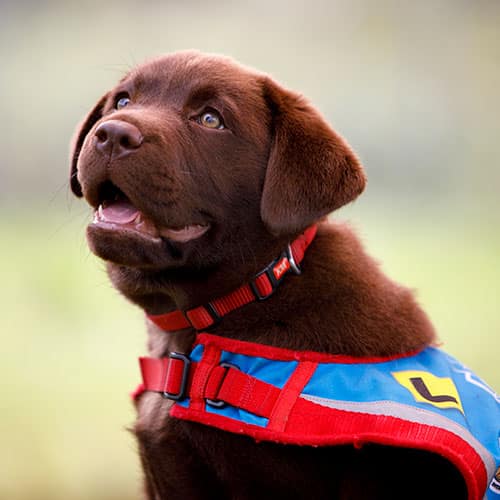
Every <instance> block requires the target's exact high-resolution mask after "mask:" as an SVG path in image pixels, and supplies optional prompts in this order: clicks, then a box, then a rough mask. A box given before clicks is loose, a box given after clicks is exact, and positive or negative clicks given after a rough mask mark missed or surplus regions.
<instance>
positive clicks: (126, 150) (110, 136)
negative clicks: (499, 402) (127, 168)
mask: <svg viewBox="0 0 500 500" xmlns="http://www.w3.org/2000/svg"><path fill="white" fill-rule="evenodd" d="M95 137H96V141H95V147H96V149H97V150H98V151H100V152H101V153H102V154H104V155H108V156H109V157H110V159H111V160H115V159H117V158H121V157H122V156H125V155H127V154H130V153H132V152H134V151H135V150H137V149H138V148H139V147H140V146H141V144H142V141H143V139H144V138H143V136H142V134H141V132H140V130H139V129H138V128H137V127H136V126H135V125H132V124H131V123H128V122H124V121H121V120H108V121H105V122H103V123H101V124H100V125H99V126H98V127H97V128H96V131H95Z"/></svg>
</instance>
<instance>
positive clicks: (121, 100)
mask: <svg viewBox="0 0 500 500" xmlns="http://www.w3.org/2000/svg"><path fill="white" fill-rule="evenodd" d="M129 103H130V98H129V97H128V96H126V95H122V96H118V97H117V99H116V102H115V109H122V108H124V107H125V106H127V105H128V104H129Z"/></svg>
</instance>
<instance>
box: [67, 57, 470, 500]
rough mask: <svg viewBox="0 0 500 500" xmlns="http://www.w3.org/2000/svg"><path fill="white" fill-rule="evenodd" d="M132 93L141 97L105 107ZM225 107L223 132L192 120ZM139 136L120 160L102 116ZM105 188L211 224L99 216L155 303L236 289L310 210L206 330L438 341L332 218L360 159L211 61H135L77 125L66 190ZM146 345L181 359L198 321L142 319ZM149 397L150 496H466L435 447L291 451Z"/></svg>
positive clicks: (268, 339) (297, 101)
mask: <svg viewBox="0 0 500 500" xmlns="http://www.w3.org/2000/svg"><path fill="white" fill-rule="evenodd" d="M123 92H127V93H128V95H129V96H130V98H131V103H130V104H129V105H128V106H127V107H125V108H123V109H121V110H116V109H114V108H113V102H114V101H115V100H116V96H117V95H118V96H119V95H121V94H122V93H123ZM207 106H210V107H212V108H215V109H217V110H219V111H220V112H221V114H222V116H223V118H224V121H225V123H226V126H227V128H226V129H224V130H207V129H205V128H203V127H202V126H201V125H199V124H198V123H197V122H196V120H195V119H194V117H196V116H198V115H199V113H201V112H202V110H203V109H205V108H206V107H207ZM110 119H113V120H121V121H124V122H127V123H129V124H132V125H134V126H135V127H137V129H139V130H140V132H141V134H142V135H143V137H144V141H143V144H142V145H141V146H140V147H139V148H137V149H136V150H135V151H134V152H133V153H131V154H128V155H126V156H124V157H123V158H117V159H114V160H110V158H109V157H106V155H103V154H102V153H100V152H99V151H98V150H97V149H96V147H95V142H96V139H95V129H96V128H97V127H98V126H99V125H100V124H101V123H103V122H106V121H107V120H110ZM110 183H112V184H113V185H114V186H117V187H119V188H120V190H121V191H122V192H123V193H125V194H126V195H127V197H128V198H129V199H130V200H131V201H132V202H133V204H134V205H135V206H136V207H137V208H139V209H140V210H141V212H143V213H145V214H147V215H148V217H149V218H150V219H151V220H152V221H154V223H155V224H156V225H157V226H158V227H183V226H184V225H186V224H192V223H199V224H201V223H206V222H209V223H210V224H211V229H210V231H209V232H208V233H206V234H205V235H203V236H202V237H201V238H199V239H198V240H194V241H190V242H188V243H185V244H179V243H174V242H171V241H167V240H163V241H162V242H161V243H157V242H151V241H147V240H146V239H144V238H142V237H141V236H140V235H137V234H134V233H131V232H127V231H125V232H124V231H110V230H106V229H102V228H99V227H95V225H92V224H91V225H89V228H88V241H89V244H90V247H91V249H92V250H93V251H94V253H96V254H97V255H98V256H100V257H101V258H103V259H105V260H106V261H107V266H108V272H109V275H110V278H111V280H112V282H113V283H114V285H115V286H116V287H117V288H118V290H120V291H121V292H122V293H123V294H124V295H125V296H126V297H127V298H128V299H129V300H131V301H132V302H134V303H136V304H138V305H139V306H140V307H141V308H143V309H144V310H145V311H146V312H148V313H153V314H159V313H165V312H168V311H171V310H173V309H177V308H179V309H187V308H190V307H194V306H197V305H200V304H203V303H206V302H208V301H209V300H211V299H214V298H216V297H219V296H221V295H223V294H225V293H228V292H230V291H232V290H233V289H234V288H236V287H238V286H240V285H241V284H243V283H245V282H247V281H248V280H249V279H250V278H251V277H252V276H253V275H254V274H255V273H256V272H258V271H259V270H261V269H262V268H263V267H265V265H266V264H267V263H268V262H270V261H271V260H272V259H274V258H275V257H276V256H277V255H279V253H280V252H281V250H282V249H283V248H284V247H285V245H286V244H287V242H288V241H290V240H291V239H293V238H294V237H295V236H297V235H298V234H299V233H300V232H301V231H302V230H303V229H304V228H305V227H307V226H308V225H310V224H311V223H312V222H314V221H318V220H321V222H320V225H319V232H318V236H317V238H316V239H315V241H314V242H313V244H312V245H311V247H310V249H309V250H308V252H307V254H306V257H305V259H304V262H303V264H302V268H303V274H302V275H301V276H289V277H288V278H287V279H286V280H285V282H284V283H283V284H282V286H281V287H280V289H279V290H278V292H277V293H276V294H275V295H274V296H273V297H272V298H270V299H269V300H267V301H265V302H262V303H260V302H259V303H252V304H249V305H247V306H245V307H243V308H240V309H238V310H236V311H234V312H232V313H231V314H229V315H228V316H226V317H225V318H224V319H223V321H222V322H221V323H220V324H219V325H218V326H217V327H216V328H215V329H214V330H213V332H212V333H215V334H217V335H222V336H226V337H230V338H235V339H242V340H249V341H253V342H260V343H262V344H268V345H274V346H280V347H287V348H290V349H307V350H314V351H320V352H327V353H341V354H349V355H355V356H363V355H390V354H395V353H402V352H406V351H409V350H413V349H417V348H421V347H423V346H425V345H428V344H431V343H433V342H434V341H435V336H434V331H433V328H432V325H431V324H430V322H429V320H428V319H427V317H426V315H425V314H424V313H423V312H422V310H421V309H420V307H419V306H418V305H417V303H416V302H415V300H414V298H413V296H412V294H411V292H410V291H409V290H407V289H406V288H404V287H402V286H400V285H398V284H396V283H394V282H392V281H391V280H389V279H388V278H387V277H386V276H384V274H383V273H382V272H381V271H380V269H379V268H378V266H377V264H376V263H375V262H374V261H373V260H372V259H371V258H370V257H369V256H368V255H367V254H366V253H365V251H364V250H363V248H362V245H361V244H360V242H359V241H358V239H357V238H356V236H355V235H354V234H353V232H352V231H351V230H350V229H349V228H348V227H347V226H345V225H342V224H338V223H329V222H327V221H326V220H324V219H322V218H324V216H325V215H327V214H328V213H330V212H331V211H333V210H335V209H336V208H338V207H340V206H342V205H344V204H346V203H348V202H350V201H352V200H353V199H354V198H356V197H357V196H358V195H359V194H360V193H361V192H362V190H363V188H364V185H365V177H364V173H363V170H362V167H361V165H360V163H359V161H358V159H357V158H356V156H355V155H354V153H353V152H352V150H351V148H350V147H349V146H348V145H347V143H346V142H345V141H344V140H343V139H342V138H340V137H339V136H338V135H337V134H336V133H335V132H334V131H333V130H332V129H331V128H330V126H329V125H328V124H327V123H326V122H325V120H324V119H323V118H322V117H321V116H320V114H319V113H318V112H317V111H316V110H315V109H314V108H313V107H312V106H311V105H310V104H309V103H308V102H307V101H306V100H305V99H304V98H303V97H302V96H300V95H298V94H296V93H294V92H291V91H289V90H286V89H284V88H283V87H281V86H280V85H279V84H277V83H276V82H274V81H273V80H272V79H271V78H269V77H268V76H266V75H264V74H261V73H258V72H256V71H254V70H251V69H248V68H244V67H242V66H239V65H237V64H236V63H234V62H233V61H231V60H229V59H227V58H222V57H218V56H207V55H202V54H199V53H196V52H184V53H178V54H174V55H169V56H165V57H162V58H159V59H155V60H153V61H151V62H148V63H146V64H144V65H142V66H139V67H138V68H136V69H134V70H133V71H131V72H130V73H129V74H128V75H127V76H125V78H123V80H122V81H121V82H120V84H119V85H118V86H117V88H115V89H114V90H112V91H111V92H109V93H108V94H106V95H105V96H104V97H103V98H102V99H101V100H100V101H99V103H98V104H97V105H96V107H95V108H94V109H93V110H92V111H91V112H90V114H89V115H88V117H87V118H86V119H85V120H84V122H83V124H82V125H81V127H80V128H79V130H78V132H77V135H76V137H75V140H74V145H73V153H72V173H71V187H72V189H73V192H74V193H75V194H76V195H78V196H82V195H83V196H84V197H85V198H86V200H87V201H88V203H89V204H90V205H91V206H93V207H94V208H97V207H98V205H99V203H100V202H101V201H102V197H103V192H105V191H106V189H108V188H109V185H110ZM148 330H149V344H148V346H149V351H150V355H152V356H158V357H160V356H165V355H166V354H167V353H168V352H169V351H170V350H178V351H179V350H180V351H184V352H189V350H190V346H191V344H192V342H193V340H194V337H195V334H194V333H193V332H192V331H190V330H185V331H181V332H175V333H172V334H166V333H165V332H162V331H160V330H158V329H157V327H155V326H154V325H153V324H149V325H148ZM170 406H171V403H170V402H169V401H167V400H164V399H163V398H162V397H161V395H159V394H156V393H145V394H144V395H142V396H141V398H140V400H139V402H138V419H137V422H136V425H135V432H136V435H137V438H138V441H139V447H140V453H141V460H142V465H143V469H144V474H145V491H146V496H147V497H148V498H151V499H152V498H156V499H157V498H162V499H163V498H169V499H170V498H172V499H177V498H179V499H198V498H231V499H246V498H248V499H250V498H285V497H286V498H329V499H332V498H338V499H384V500H387V499H393V498H394V499H401V498H422V497H423V496H424V495H425V497H427V498H454V499H460V498H466V497H465V494H464V492H463V491H464V486H463V481H462V479H461V477H460V476H459V474H458V472H457V471H456V470H455V468H454V467H453V466H452V465H451V464H450V463H448V462H447V461H446V460H444V459H443V458H441V457H439V456H436V455H432V454H430V453H425V452H422V451H416V450H405V449H394V448H390V447H383V446H376V445H365V446H363V447H362V448H361V449H355V448H353V447H350V446H342V447H325V448H312V447H298V446H283V445H277V444H272V443H255V442H254V441H253V440H252V439H250V438H247V437H242V436H237V435H233V434H230V433H226V432H222V431H219V430H216V429H213V428H208V427H205V426H202V425H199V424H194V423H190V422H185V421H179V420H174V419H171V418H169V416H168V410H169V408H170Z"/></svg>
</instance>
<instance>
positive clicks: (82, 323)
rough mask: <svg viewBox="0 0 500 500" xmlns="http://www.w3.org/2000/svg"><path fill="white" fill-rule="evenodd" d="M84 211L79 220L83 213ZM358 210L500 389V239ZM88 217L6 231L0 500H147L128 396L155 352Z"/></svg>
mask: <svg viewBox="0 0 500 500" xmlns="http://www.w3.org/2000/svg"><path fill="white" fill-rule="evenodd" d="M78 212H80V213H78ZM4 215H5V214H4ZM407 216H408V214H406V215H405V214H404V213H403V214H402V213H399V214H394V213H392V214H390V213H388V212H387V211H386V210H385V209H384V208H381V209H380V211H377V210H372V209H370V210H369V211H368V210H367V209H366V208H365V207H363V205H362V204H361V205H360V206H354V207H352V208H350V209H348V210H345V211H344V212H342V213H341V214H340V215H339V216H338V217H339V218H342V219H348V220H349V221H351V223H352V224H353V225H354V226H355V227H356V228H357V230H358V233H359V234H360V236H361V237H362V239H363V240H364V242H365V245H366V246H367V248H369V251H370V253H371V254H372V255H374V256H375V257H376V258H377V259H379V260H380V261H382V262H383V268H384V269H385V271H386V272H387V273H388V274H389V275H390V276H392V277H393V278H395V279H397V280H399V281H401V282H403V283H405V284H407V285H409V286H411V287H413V288H415V289H416V290H417V293H418V297H419V300H420V302H421V304H422V305H423V306H424V308H425V309H426V310H427V312H428V313H429V315H430V316H431V318H432V320H433V321H434V323H435V325H436V327H437V329H438V331H439V334H440V337H441V340H442V341H443V342H444V345H445V347H446V348H447V350H448V351H449V352H451V353H453V354H454V355H456V356H458V357H459V358H460V359H461V360H462V361H463V362H464V363H465V364H467V365H468V366H469V367H471V368H473V369H474V370H475V371H476V372H477V373H478V374H480V375H481V376H483V377H484V378H485V379H487V380H488V382H489V383H490V385H492V386H493V387H494V388H495V389H496V390H498V389H499V388H500V373H499V370H498V332H499V331H500V314H499V311H498V300H497V297H498V291H499V285H498V283H500V270H499V266H498V256H499V255H500V236H499V234H498V231H497V226H496V225H495V226H491V227H490V226H488V225H486V226H485V225H484V224H478V223H477V220H478V219H477V218H476V217H472V216H471V217H470V218H469V219H464V218H461V219H460V220H453V219H450V217H449V216H448V218H447V219H446V220H440V217H441V214H440V213H439V211H438V212H437V213H434V214H428V215H427V216H426V215H424V214H415V213H414V214H413V215H412V216H411V218H408V217H407ZM88 218H89V214H88V213H87V211H86V209H83V210H82V207H81V205H79V204H75V206H73V209H72V210H71V211H69V210H66V209H61V211H56V210H55V209H54V208H53V207H52V208H50V209H43V210H38V211H36V212H35V211H33V212H29V213H20V212H16V213H12V214H10V216H9V217H3V218H2V219H1V220H0V232H1V234H2V252H3V255H2V259H0V276H1V277H2V287H1V288H0V303H1V304H2V310H3V312H2V317H1V325H2V328H1V330H2V337H3V340H2V342H3V349H2V352H1V355H0V380H2V387H3V389H2V419H1V420H0V436H1V443H2V450H3V453H2V454H1V458H0V470H1V471H2V473H1V474H0V498H2V499H3V498H5V499H10V498H13V499H24V498H26V499H28V498H32V499H45V498H46V499H67V498H73V499H89V498H96V499H115V498H116V499H127V498H137V497H138V494H139V489H140V473H139V466H138V460H137V456H136V446H135V442H134V439H133V436H132V435H131V434H130V433H129V432H128V431H127V430H126V427H127V426H130V425H131V423H132V422H133V419H134V411H133V408H132V405H131V402H130V400H129V396H128V393H129V391H130V390H131V389H133V388H134V387H135V384H136V383H137V382H138V381H139V371H138V367H137V362H136V358H137V356H139V355H141V354H143V353H144V352H145V349H144V344H145V330H144V328H143V318H142V314H141V312H140V311H139V310H138V309H137V308H135V307H133V306H132V305H129V304H127V303H126V301H125V300H124V299H123V298H121V297H120V296H119V295H118V294H117V292H116V291H114V290H113V289H112V288H111V285H110V284H109V283H108V280H107V277H106V275H105V273H104V270H103V265H102V264H101V263H100V262H99V261H98V260H97V259H96V258H95V257H94V256H93V255H92V254H90V253H89V251H88V249H87V247H86V244H85V240H84V228H85V225H86V221H87V219H88Z"/></svg>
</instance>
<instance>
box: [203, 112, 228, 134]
mask: <svg viewBox="0 0 500 500" xmlns="http://www.w3.org/2000/svg"><path fill="white" fill-rule="evenodd" d="M198 122H199V123H200V125H203V126H204V127H207V128H217V129H223V128H225V125H224V122H223V121H222V116H221V115H220V114H219V113H217V111H215V110H212V109H211V110H208V111H205V112H204V113H202V114H201V115H200V116H199V118H198Z"/></svg>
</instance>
